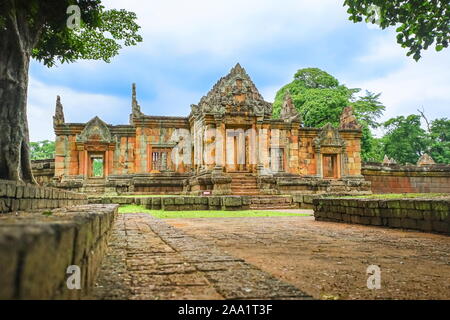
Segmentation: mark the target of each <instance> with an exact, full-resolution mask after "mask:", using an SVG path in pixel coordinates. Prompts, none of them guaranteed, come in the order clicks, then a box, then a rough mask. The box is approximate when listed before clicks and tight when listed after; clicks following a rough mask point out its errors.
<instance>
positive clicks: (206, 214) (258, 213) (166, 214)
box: [119, 205, 310, 219]
mask: <svg viewBox="0 0 450 320" xmlns="http://www.w3.org/2000/svg"><path fill="white" fill-rule="evenodd" d="M119 213H125V214H126V213H149V214H151V215H152V216H154V217H156V218H159V219H178V218H244V217H293V216H296V217H306V216H310V214H306V213H289V212H279V211H263V210H244V211H162V210H149V209H145V208H144V207H143V206H137V205H126V206H121V207H120V208H119Z"/></svg>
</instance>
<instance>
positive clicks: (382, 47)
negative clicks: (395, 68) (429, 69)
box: [356, 32, 410, 63]
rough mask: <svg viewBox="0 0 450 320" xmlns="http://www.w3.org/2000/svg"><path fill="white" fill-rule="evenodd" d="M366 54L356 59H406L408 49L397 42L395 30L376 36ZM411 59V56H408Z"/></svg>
mask: <svg viewBox="0 0 450 320" xmlns="http://www.w3.org/2000/svg"><path fill="white" fill-rule="evenodd" d="M370 41H371V44H370V46H369V51H368V52H367V53H366V55H363V56H360V57H358V58H357V59H356V60H357V61H359V62H363V63H367V62H369V63H386V62H389V61H393V60H404V58H405V55H406V53H407V50H406V49H404V48H402V47H401V46H400V45H399V44H397V40H396V38H395V33H394V32H389V33H387V34H380V35H379V36H377V37H374V38H373V39H372V40H370ZM408 59H410V58H408Z"/></svg>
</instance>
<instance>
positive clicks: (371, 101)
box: [352, 91, 386, 162]
mask: <svg viewBox="0 0 450 320" xmlns="http://www.w3.org/2000/svg"><path fill="white" fill-rule="evenodd" d="M380 96H381V93H378V94H375V93H372V92H370V91H366V95H365V96H363V97H360V98H359V99H357V100H356V101H355V102H353V103H352V106H353V109H354V110H355V115H356V117H357V118H358V121H359V123H360V124H361V126H362V132H363V134H362V138H361V150H362V152H361V158H362V160H363V161H365V162H367V161H375V162H378V161H382V160H383V157H384V154H383V153H382V152H381V153H380V151H381V150H382V148H383V144H382V141H381V140H380V139H378V138H375V136H374V134H373V133H372V130H373V129H377V128H379V127H380V125H381V124H380V123H379V122H378V120H379V119H380V118H381V116H382V115H383V112H384V111H385V110H386V107H385V106H384V105H383V104H382V103H381V102H380V100H379V99H380Z"/></svg>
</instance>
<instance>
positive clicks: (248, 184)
mask: <svg viewBox="0 0 450 320" xmlns="http://www.w3.org/2000/svg"><path fill="white" fill-rule="evenodd" d="M231 176H232V178H233V180H232V182H231V192H232V194H233V195H237V196H257V195H260V194H261V193H260V192H259V188H258V183H257V180H256V177H255V176H253V175H252V174H250V173H231Z"/></svg>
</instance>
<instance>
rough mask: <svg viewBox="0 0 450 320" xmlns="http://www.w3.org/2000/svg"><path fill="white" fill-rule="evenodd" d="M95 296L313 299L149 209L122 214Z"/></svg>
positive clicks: (121, 297)
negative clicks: (165, 220) (174, 225)
mask: <svg viewBox="0 0 450 320" xmlns="http://www.w3.org/2000/svg"><path fill="white" fill-rule="evenodd" d="M92 298H93V299H146V300H147V299H148V300H159V299H161V300H165V299H310V297H309V296H308V295H306V294H305V293H304V292H302V291H301V290H299V289H298V288H296V287H295V286H293V285H290V284H288V283H286V282H283V281H281V280H279V279H278V278H276V277H274V276H272V275H270V274H269V273H266V272H264V271H262V270H260V269H258V268H257V267H255V266H253V265H250V264H248V263H247V262H245V261H244V260H242V259H240V258H236V257H234V256H231V255H229V254H227V253H226V252H225V251H223V250H221V249H218V248H217V247H216V246H215V245H213V244H211V243H210V242H208V241H202V240H197V239H195V238H193V237H190V236H187V235H186V234H185V233H184V232H182V231H181V230H180V229H177V228H174V227H173V226H170V225H168V224H167V223H166V222H164V221H163V220H159V219H156V218H153V217H151V216H150V215H148V214H126V215H123V214H122V215H120V216H119V217H118V220H117V221H116V225H115V229H114V231H113V235H112V239H111V241H110V248H109V252H108V254H107V256H106V257H105V259H104V261H103V264H102V269H101V271H100V275H99V279H98V283H97V286H96V288H95V289H94V292H93V297H92Z"/></svg>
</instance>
